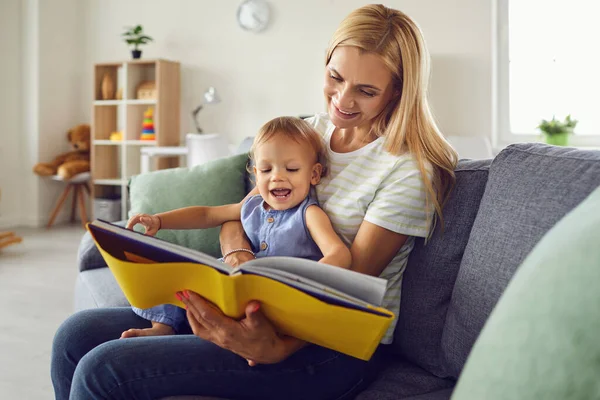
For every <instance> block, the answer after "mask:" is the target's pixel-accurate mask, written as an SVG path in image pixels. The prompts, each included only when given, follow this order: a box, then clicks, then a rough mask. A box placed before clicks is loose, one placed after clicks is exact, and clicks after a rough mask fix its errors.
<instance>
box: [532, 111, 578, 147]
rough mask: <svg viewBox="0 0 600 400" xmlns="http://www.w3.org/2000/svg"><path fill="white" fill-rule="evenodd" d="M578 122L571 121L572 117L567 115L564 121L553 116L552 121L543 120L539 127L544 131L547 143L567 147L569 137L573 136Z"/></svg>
mask: <svg viewBox="0 0 600 400" xmlns="http://www.w3.org/2000/svg"><path fill="white" fill-rule="evenodd" d="M577 122H578V121H577V120H575V119H571V115H567V117H566V118H565V120H564V121H559V120H557V119H556V118H555V117H554V116H552V119H551V120H550V121H547V120H545V119H543V120H542V122H540V124H539V125H538V129H539V130H540V131H542V134H543V135H544V139H545V140H546V143H548V144H553V145H555V146H566V145H567V144H568V143H569V135H571V134H573V129H575V126H576V125H577Z"/></svg>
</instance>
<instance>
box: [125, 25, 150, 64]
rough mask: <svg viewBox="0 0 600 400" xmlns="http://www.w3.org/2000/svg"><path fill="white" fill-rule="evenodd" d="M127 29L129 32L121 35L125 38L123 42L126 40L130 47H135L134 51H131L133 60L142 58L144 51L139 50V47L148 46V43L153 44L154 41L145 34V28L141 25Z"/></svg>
mask: <svg viewBox="0 0 600 400" xmlns="http://www.w3.org/2000/svg"><path fill="white" fill-rule="evenodd" d="M125 29H127V30H126V31H125V33H123V35H121V36H123V38H124V39H123V40H125V42H126V43H127V44H128V45H130V46H133V50H131V55H132V56H133V58H134V59H137V58H140V57H141V56H142V51H141V50H139V49H138V46H140V45H143V44H148V42H152V41H153V39H152V38H151V37H150V36H148V35H146V34H144V28H143V27H142V26H141V25H136V26H133V27H126V28H125Z"/></svg>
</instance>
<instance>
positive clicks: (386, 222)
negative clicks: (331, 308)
mask: <svg viewBox="0 0 600 400" xmlns="http://www.w3.org/2000/svg"><path fill="white" fill-rule="evenodd" d="M428 64H429V56H428V53H427V49H426V46H425V42H424V40H423V37H422V34H421V31H420V30H419V28H418V26H417V25H416V24H415V23H414V22H413V21H412V20H411V19H410V18H409V17H408V16H406V15H405V14H403V13H402V12H400V11H397V10H393V9H389V8H386V7H384V6H381V5H370V6H365V7H362V8H360V9H357V10H355V11H354V12H352V13H351V14H350V15H349V16H348V17H346V19H344V21H343V22H342V23H341V24H340V26H339V27H338V29H337V31H336V32H335V33H334V35H333V38H332V40H331V43H330V46H329V50H328V52H327V59H326V65H325V85H324V94H325V97H326V99H327V105H328V109H327V113H326V114H319V115H316V116H314V117H313V118H311V119H310V120H309V122H310V123H311V124H312V125H313V126H314V127H315V128H316V129H317V130H318V131H319V132H320V133H321V135H322V136H323V138H324V139H325V141H326V143H327V146H328V153H329V157H330V162H331V163H330V166H331V167H330V171H329V175H328V177H327V178H326V179H323V180H322V181H321V183H320V184H319V186H318V187H317V196H318V199H319V202H320V204H321V206H322V207H323V209H324V210H325V211H326V213H327V214H328V216H329V218H330V219H331V221H332V224H333V228H334V229H335V230H336V232H337V234H338V235H339V236H340V237H341V238H342V240H343V241H344V242H345V243H346V245H347V246H349V248H350V252H351V255H352V265H351V268H352V269H354V270H356V271H360V272H362V273H365V274H370V275H375V276H382V277H384V278H386V279H388V282H389V283H388V287H389V289H388V292H387V294H386V299H385V305H386V306H387V307H389V308H390V309H392V310H393V311H395V312H398V310H399V297H400V284H401V280H402V274H403V271H404V268H405V266H406V260H407V258H408V254H409V253H410V251H411V249H412V247H413V241H414V237H416V236H421V237H427V236H428V235H429V234H430V232H431V229H432V227H433V225H434V224H435V223H443V218H442V206H443V203H444V200H445V198H446V196H447V195H448V192H449V190H450V189H451V188H452V186H453V183H454V174H453V170H454V167H455V165H456V162H457V156H456V153H455V152H454V150H453V149H452V148H451V147H450V145H449V144H448V143H447V142H446V141H445V140H444V139H443V137H442V135H441V134H440V132H439V131H438V129H437V127H436V125H435V123H434V120H433V117H432V115H431V112H430V110H429V106H428V103H427V98H426V93H427V81H428V78H429V72H428ZM221 244H222V248H223V254H227V253H230V252H231V251H232V250H235V249H240V248H250V247H249V246H250V245H249V243H248V241H247V239H246V238H245V236H244V233H243V230H242V228H241V226H240V224H239V223H237V222H228V223H227V224H225V225H224V227H223V229H222V231H221ZM251 257H252V256H251V254H250V253H248V252H247V251H238V252H233V253H231V254H229V255H228V257H227V259H226V261H227V262H229V263H230V264H240V263H243V262H245V261H247V260H248V259H249V258H251ZM179 295H181V293H180V294H179ZM186 295H187V296H188V297H183V299H185V302H186V304H187V318H188V321H189V323H190V325H191V327H192V330H193V333H194V335H188V336H185V335H177V336H165V337H154V338H136V339H134V340H112V339H116V338H118V337H119V335H120V334H121V332H122V331H123V328H124V327H127V328H128V327H131V326H136V327H138V328H146V327H148V326H149V322H148V321H145V320H142V319H141V318H138V317H137V316H135V315H134V314H133V312H132V311H131V310H130V309H111V310H93V311H88V312H85V313H80V314H76V315H75V316H73V317H71V319H70V320H68V321H67V322H65V323H64V324H63V326H62V327H61V328H60V329H59V331H58V333H57V336H56V338H55V341H54V348H53V361H52V379H53V383H54V388H55V392H56V395H57V399H66V398H68V396H69V395H68V393H69V390H71V398H77V399H79V398H129V399H150V398H161V397H166V396H169V395H181V394H196V395H212V396H218V397H223V398H234V399H237V398H240V399H342V398H353V396H354V395H355V394H356V393H358V392H359V391H360V390H361V389H362V388H363V387H364V386H365V385H367V384H368V383H369V382H370V380H371V379H373V378H374V377H375V376H376V373H377V371H378V369H379V368H380V366H381V354H382V352H383V351H385V346H386V345H387V344H388V343H390V342H391V341H392V330H393V327H392V328H390V331H389V332H387V334H386V335H385V337H384V339H383V341H382V345H380V349H379V350H378V351H377V352H376V353H375V355H374V356H373V358H372V359H371V360H370V361H369V362H364V361H361V360H358V359H354V358H352V357H349V356H346V355H343V354H339V353H337V352H335V351H332V350H328V349H325V348H322V347H318V346H315V345H310V344H307V343H304V342H302V341H300V340H298V339H296V338H293V337H286V336H282V335H279V334H278V333H277V332H276V330H275V329H274V327H273V325H272V324H271V323H270V322H269V321H268V320H267V319H266V318H265V317H264V315H263V314H262V313H261V311H260V304H258V303H257V302H250V303H249V304H248V305H247V307H246V318H244V319H242V320H241V321H236V320H232V319H229V318H227V317H225V316H224V315H223V314H221V313H220V311H219V310H218V309H216V308H214V307H213V306H212V305H211V304H209V303H208V302H206V301H205V300H204V299H202V298H201V297H200V296H198V295H197V294H195V293H193V292H189V293H188V292H186ZM149 340H153V341H152V342H150V341H149ZM100 344H102V346H99V345H100ZM150 349H151V350H150ZM71 382H72V384H71Z"/></svg>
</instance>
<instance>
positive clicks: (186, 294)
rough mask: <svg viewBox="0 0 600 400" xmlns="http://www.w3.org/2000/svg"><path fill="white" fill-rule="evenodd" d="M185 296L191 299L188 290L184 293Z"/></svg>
mask: <svg viewBox="0 0 600 400" xmlns="http://www.w3.org/2000/svg"><path fill="white" fill-rule="evenodd" d="M183 295H184V296H185V298H186V299H189V298H190V293H189V292H188V291H187V290H184V291H183Z"/></svg>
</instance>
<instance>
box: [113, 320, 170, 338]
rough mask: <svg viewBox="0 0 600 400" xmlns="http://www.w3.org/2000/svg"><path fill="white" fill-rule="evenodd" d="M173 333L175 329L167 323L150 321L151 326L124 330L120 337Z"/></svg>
mask: <svg viewBox="0 0 600 400" xmlns="http://www.w3.org/2000/svg"><path fill="white" fill-rule="evenodd" d="M174 334H175V331H174V330H173V328H171V327H170V326H169V325H165V324H161V323H159V322H152V328H146V329H128V330H126V331H125V332H123V333H122V334H121V339H124V338H132V337H138V336H163V335H174Z"/></svg>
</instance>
